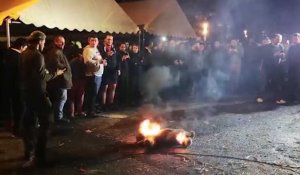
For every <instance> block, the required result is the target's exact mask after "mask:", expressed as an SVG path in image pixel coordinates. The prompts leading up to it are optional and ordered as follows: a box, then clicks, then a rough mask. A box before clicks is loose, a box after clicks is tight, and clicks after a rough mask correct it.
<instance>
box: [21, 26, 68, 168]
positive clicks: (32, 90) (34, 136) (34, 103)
mask: <svg viewBox="0 0 300 175" xmlns="http://www.w3.org/2000/svg"><path fill="white" fill-rule="evenodd" d="M45 39H46V35H45V34H44V33H43V32H40V31H34V32H32V33H31V34H30V35H29V37H28V43H29V46H28V48H27V49H26V50H25V51H24V52H22V53H21V73H22V76H21V78H22V80H21V82H22V88H23V90H24V96H25V106H26V108H25V114H24V119H23V125H24V126H23V128H24V133H23V135H24V138H23V139H24V147H25V148H24V151H25V158H26V159H27V162H26V163H25V164H24V165H23V167H30V166H33V165H35V164H37V165H43V164H44V163H45V159H46V143H47V132H48V129H49V124H50V122H49V120H50V117H51V102H50V100H49V98H48V96H47V93H46V83H47V81H49V80H51V79H53V78H55V77H58V76H59V75H62V74H63V73H64V70H62V69H57V70H56V71H55V72H53V74H52V73H49V71H48V70H47V69H46V68H45V61H44V56H43V55H42V53H41V51H42V50H43V49H44V45H45ZM37 122H38V125H39V127H37ZM37 128H38V132H36V129H37Z"/></svg>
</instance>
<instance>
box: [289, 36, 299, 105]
mask: <svg viewBox="0 0 300 175" xmlns="http://www.w3.org/2000/svg"><path fill="white" fill-rule="evenodd" d="M292 42H293V43H292V46H291V47H290V48H289V50H288V53H287V62H288V85H289V94H288V100H289V103H293V102H295V101H298V102H299V100H300V99H299V94H297V92H299V88H300V70H299V67H300V33H295V34H293V38H292Z"/></svg>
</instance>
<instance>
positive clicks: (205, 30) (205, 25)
mask: <svg viewBox="0 0 300 175" xmlns="http://www.w3.org/2000/svg"><path fill="white" fill-rule="evenodd" d="M208 28H209V24H208V22H204V23H202V35H203V37H204V40H206V38H207V35H208V32H209V31H208Z"/></svg>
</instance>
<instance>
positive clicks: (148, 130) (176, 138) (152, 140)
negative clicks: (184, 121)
mask: <svg viewBox="0 0 300 175" xmlns="http://www.w3.org/2000/svg"><path fill="white" fill-rule="evenodd" d="M192 137H194V134H192V133H191V132H187V131H184V130H182V129H171V128H163V129H161V126H160V124H159V123H156V122H152V121H150V120H149V119H146V120H144V121H143V122H142V123H141V124H140V126H139V133H138V135H137V141H138V142H140V143H144V144H146V145H149V146H154V145H156V144H162V143H172V144H178V145H181V146H184V147H187V146H189V145H191V143H192V140H191V138H192Z"/></svg>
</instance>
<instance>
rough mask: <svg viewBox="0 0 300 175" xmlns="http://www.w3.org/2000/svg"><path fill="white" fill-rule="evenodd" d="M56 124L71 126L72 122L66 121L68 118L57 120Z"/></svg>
mask: <svg viewBox="0 0 300 175" xmlns="http://www.w3.org/2000/svg"><path fill="white" fill-rule="evenodd" d="M56 123H58V124H69V123H70V120H69V119H66V118H62V119H59V120H57V121H56Z"/></svg>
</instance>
